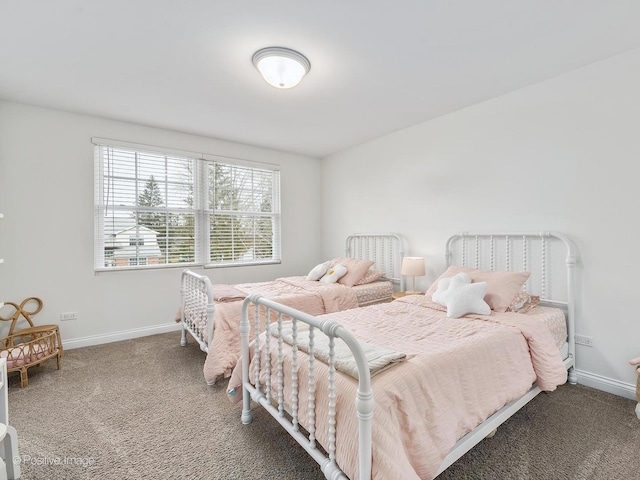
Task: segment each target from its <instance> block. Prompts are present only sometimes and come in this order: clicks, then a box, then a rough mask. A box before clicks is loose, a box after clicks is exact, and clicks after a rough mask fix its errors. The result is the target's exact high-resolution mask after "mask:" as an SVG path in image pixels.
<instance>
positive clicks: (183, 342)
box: [180, 327, 187, 347]
mask: <svg viewBox="0 0 640 480" xmlns="http://www.w3.org/2000/svg"><path fill="white" fill-rule="evenodd" d="M180 345H181V346H183V347H186V346H187V331H186V330H185V328H184V327H182V338H180Z"/></svg>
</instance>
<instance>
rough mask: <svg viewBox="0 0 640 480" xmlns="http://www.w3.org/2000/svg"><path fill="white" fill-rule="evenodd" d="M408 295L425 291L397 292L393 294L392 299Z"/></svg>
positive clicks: (420, 293) (422, 293)
mask: <svg viewBox="0 0 640 480" xmlns="http://www.w3.org/2000/svg"><path fill="white" fill-rule="evenodd" d="M407 295H424V292H395V293H393V295H391V300H397V299H399V298H402V297H406V296H407Z"/></svg>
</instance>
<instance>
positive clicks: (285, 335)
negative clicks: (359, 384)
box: [270, 322, 407, 379]
mask: <svg viewBox="0 0 640 480" xmlns="http://www.w3.org/2000/svg"><path fill="white" fill-rule="evenodd" d="M297 327H298V329H297V330H298V331H297V338H296V344H297V345H298V348H299V349H300V350H302V351H303V352H305V353H309V325H307V324H305V323H302V322H298V325H297ZM270 333H271V335H273V336H275V337H278V336H279V334H278V324H277V323H272V324H271V327H270ZM282 340H284V341H285V342H287V343H288V344H289V345H292V344H293V322H282ZM360 345H361V347H362V350H363V351H364V354H365V357H366V359H367V363H368V365H369V372H370V373H371V376H372V377H373V376H374V375H376V374H378V373H380V372H382V371H383V370H385V369H387V368H389V367H391V366H393V365H395V364H396V363H398V362H401V361H402V360H405V359H406V358H407V355H406V354H404V353H401V352H396V351H394V350H389V349H388V348H383V347H379V346H377V345H372V344H370V343H365V342H360ZM313 356H314V357H315V358H317V359H318V360H320V361H321V362H324V363H326V364H327V365H328V364H329V337H327V336H326V335H325V334H323V333H322V332H321V331H319V330H318V329H316V330H315V331H314V336H313ZM334 365H335V367H336V370H339V371H341V372H343V373H346V374H347V375H350V376H352V377H353V378H356V379H357V378H358V366H357V365H356V361H355V359H354V358H353V354H352V353H351V350H350V349H349V347H348V346H347V344H346V343H344V341H343V340H342V339H340V338H336V340H335V345H334Z"/></svg>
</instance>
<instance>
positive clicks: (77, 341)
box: [62, 322, 182, 350]
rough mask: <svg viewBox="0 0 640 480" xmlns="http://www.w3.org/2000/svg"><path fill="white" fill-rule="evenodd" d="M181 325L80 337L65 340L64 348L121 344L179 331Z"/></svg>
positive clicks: (165, 325) (156, 326)
mask: <svg viewBox="0 0 640 480" xmlns="http://www.w3.org/2000/svg"><path fill="white" fill-rule="evenodd" d="M181 328H182V327H181V324H179V323H175V322H172V323H166V324H163V325H155V326H153V327H143V328H134V329H132V330H124V331H121V332H114V333H105V334H103V335H91V336H89V337H80V338H72V339H64V341H63V342H62V346H63V347H64V349H65V350H72V349H74V348H80V347H90V346H92V345H102V344H103V343H111V342H119V341H121V340H130V339H132V338H139V337H147V336H149V335H156V334H158V333H168V332H174V331H179V330H180V329H181Z"/></svg>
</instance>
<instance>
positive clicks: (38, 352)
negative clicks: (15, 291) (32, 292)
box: [0, 297, 63, 388]
mask: <svg viewBox="0 0 640 480" xmlns="http://www.w3.org/2000/svg"><path fill="white" fill-rule="evenodd" d="M34 303H35V305H36V307H35V309H33V310H31V311H29V310H27V306H29V305H32V304H34ZM5 305H8V306H11V307H13V308H14V309H15V312H14V313H13V315H11V316H9V317H3V316H0V320H5V321H11V327H10V328H9V335H8V336H6V337H5V338H2V339H0V356H1V357H4V358H6V360H7V372H20V385H21V386H22V387H23V388H24V387H26V386H27V385H28V384H29V378H28V376H27V369H28V368H30V367H33V366H36V365H40V364H41V363H42V362H44V361H45V360H49V359H50V358H53V357H56V358H57V364H58V365H57V366H58V370H60V358H61V357H62V353H63V349H62V340H61V338H60V329H59V328H58V325H41V326H37V327H36V326H34V325H33V322H32V321H31V315H35V314H36V313H38V312H39V311H40V310H42V300H40V299H39V298H37V297H29V298H26V299H25V300H23V301H22V303H21V304H20V305H17V304H15V303H12V302H6V303H5ZM20 316H22V317H24V318H25V319H26V320H27V322H28V323H29V325H30V327H29V328H24V329H22V330H18V331H14V330H15V327H16V324H17V322H18V320H19V319H20Z"/></svg>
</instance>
